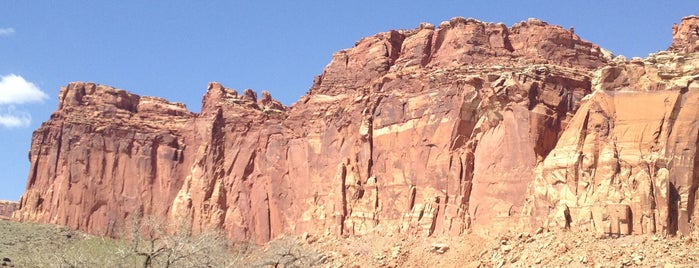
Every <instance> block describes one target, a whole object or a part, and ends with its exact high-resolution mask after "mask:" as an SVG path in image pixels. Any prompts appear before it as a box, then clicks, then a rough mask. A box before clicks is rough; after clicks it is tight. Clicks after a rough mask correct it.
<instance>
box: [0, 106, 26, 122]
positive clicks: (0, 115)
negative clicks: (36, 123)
mask: <svg viewBox="0 0 699 268" xmlns="http://www.w3.org/2000/svg"><path fill="white" fill-rule="evenodd" d="M31 122H32V117H31V115H29V114H28V113H25V112H21V111H16V110H15V107H14V106H13V105H10V106H9V107H7V108H3V107H0V126H3V127H6V128H17V127H28V126H29V124H30V123H31Z"/></svg>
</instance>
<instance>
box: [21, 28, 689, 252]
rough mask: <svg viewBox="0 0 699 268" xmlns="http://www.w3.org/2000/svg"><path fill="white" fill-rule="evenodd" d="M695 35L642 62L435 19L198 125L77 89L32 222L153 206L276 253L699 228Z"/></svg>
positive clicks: (49, 125) (38, 166) (124, 96)
mask: <svg viewBox="0 0 699 268" xmlns="http://www.w3.org/2000/svg"><path fill="white" fill-rule="evenodd" d="M694 23H695V20H692V19H685V20H683V21H682V25H680V26H678V27H677V30H675V34H674V36H675V37H674V38H675V39H674V40H673V45H672V48H671V49H672V51H674V52H662V53H657V54H655V55H652V56H651V57H649V58H647V59H645V60H633V61H630V62H629V61H625V60H624V59H623V58H616V59H613V55H611V53H609V52H607V51H605V50H603V49H601V48H599V47H598V46H596V45H594V44H592V43H589V42H587V41H583V40H581V39H580V38H579V37H578V36H576V35H575V34H574V33H573V32H572V30H565V29H562V28H561V27H558V26H552V25H548V24H546V23H544V22H542V21H539V20H535V19H530V20H528V21H526V22H522V23H518V24H516V25H514V26H513V27H510V28H508V27H505V26H504V25H502V24H493V23H483V22H480V21H477V20H474V19H463V18H454V19H452V20H451V21H449V22H444V23H442V24H440V25H439V26H438V27H434V26H433V25H430V24H422V25H421V26H420V27H419V28H417V29H414V30H407V31H390V32H386V33H380V34H377V35H375V36H372V37H367V38H364V39H362V40H360V41H358V42H357V43H356V44H355V46H354V47H353V48H350V49H347V50H343V51H340V52H338V53H336V54H335V55H334V56H333V59H332V61H331V62H330V64H328V66H327V67H326V68H325V70H324V71H323V73H322V74H321V75H320V76H318V77H317V78H316V79H315V82H314V84H313V86H312V88H311V90H310V91H309V93H308V94H306V96H304V97H302V98H301V100H299V101H298V102H297V103H295V104H294V105H292V106H291V107H285V106H283V105H281V104H280V103H279V102H277V101H275V100H274V99H272V97H271V95H270V94H269V93H268V92H263V93H262V96H261V97H260V98H259V99H258V96H257V94H256V93H255V92H253V91H251V90H246V91H245V92H243V93H242V94H240V93H238V92H236V91H235V90H232V89H228V88H225V87H223V86H222V85H220V84H217V83H211V84H210V85H209V88H208V90H207V93H206V94H205V96H204V100H203V103H202V109H201V112H200V113H198V114H195V113H191V112H189V111H187V110H186V108H185V107H184V106H183V105H181V104H177V103H169V102H167V101H165V100H163V99H159V98H152V97H140V96H137V95H134V94H131V93H128V92H126V91H123V90H119V89H115V88H111V87H108V86H103V85H96V84H92V83H71V84H69V85H68V86H67V87H65V88H63V89H62V90H61V94H60V103H59V108H58V110H57V111H56V112H55V113H54V114H53V115H52V117H51V119H50V120H49V121H47V122H45V123H44V124H43V125H42V126H41V127H40V128H39V129H38V130H36V131H35V132H34V137H33V142H32V148H31V151H30V161H31V170H30V175H29V180H28V184H27V190H26V192H25V194H24V195H23V197H22V200H21V208H20V210H19V211H18V212H17V213H15V219H17V220H21V221H36V222H49V223H57V224H64V225H68V226H71V227H74V228H78V229H81V230H84V231H88V232H91V233H95V234H103V235H118V234H119V230H120V228H121V227H123V225H124V224H125V221H126V219H128V218H129V216H130V215H133V214H134V213H136V212H138V213H139V214H140V213H143V214H150V215H155V216H158V217H161V218H163V219H168V220H170V221H173V222H177V221H185V222H186V223H189V224H191V226H192V227H193V228H194V229H195V231H199V230H202V229H206V228H222V229H223V230H225V232H226V233H227V235H228V237H229V238H230V239H232V240H251V241H255V242H259V243H261V242H265V241H267V240H269V239H271V238H273V237H275V236H277V235H279V234H281V233H303V232H309V233H336V234H341V235H353V234H363V233H368V232H380V233H397V232H400V233H409V234H415V235H434V234H448V235H458V234H462V233H464V232H469V231H473V232H477V233H481V234H497V233H502V232H506V231H509V230H516V229H520V230H525V229H530V228H536V227H540V226H545V227H549V228H557V227H556V226H560V227H561V228H582V229H590V230H596V231H599V232H608V233H610V232H616V233H652V232H666V233H674V232H676V231H678V230H679V231H682V232H688V231H689V230H691V229H692V228H694V225H693V222H694V221H695V218H696V216H695V215H694V211H695V210H698V209H699V208H697V206H695V200H696V189H697V181H699V177H698V176H699V172H698V171H697V166H698V165H697V161H698V160H697V159H699V158H697V149H696V148H697V136H698V135H699V128H698V126H699V124H698V123H697V120H698V118H699V116H698V115H697V109H696V107H697V103H696V102H697V100H698V99H699V98H698V96H697V94H696V92H697V89H698V88H699V86H697V85H699V84H696V83H697V82H694V81H695V80H696V77H697V75H699V70H697V68H696V66H699V62H698V61H697V56H696V55H695V54H691V53H690V54H688V53H689V52H692V51H693V50H692V49H691V46H687V45H683V44H689V43H691V42H684V41H682V40H684V39H683V38H685V37H684V36H691V35H689V34H678V32H682V33H684V32H687V31H685V30H684V29H690V28H691V27H692V26H691V25H694ZM685 48H687V49H685Z"/></svg>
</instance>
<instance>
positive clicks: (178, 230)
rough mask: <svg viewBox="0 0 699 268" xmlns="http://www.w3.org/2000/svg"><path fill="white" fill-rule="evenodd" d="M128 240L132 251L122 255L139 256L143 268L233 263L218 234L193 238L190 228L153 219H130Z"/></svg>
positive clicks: (207, 234)
mask: <svg viewBox="0 0 699 268" xmlns="http://www.w3.org/2000/svg"><path fill="white" fill-rule="evenodd" d="M126 239H127V241H128V242H127V243H128V244H129V247H128V248H127V250H126V251H125V252H123V254H126V255H128V254H133V255H136V256H139V257H140V258H142V266H143V267H144V268H149V267H156V266H157V267H167V268H169V267H173V266H177V267H220V266H225V265H226V262H227V261H229V260H230V258H226V255H228V252H227V249H226V240H225V238H224V237H223V235H221V233H220V232H219V231H217V230H208V231H204V232H202V233H200V234H192V232H191V227H190V225H189V224H185V223H182V222H179V223H175V224H168V223H167V222H165V221H163V220H161V219H158V218H155V217H153V216H141V215H136V216H134V217H131V223H130V226H129V233H128V235H127V237H126Z"/></svg>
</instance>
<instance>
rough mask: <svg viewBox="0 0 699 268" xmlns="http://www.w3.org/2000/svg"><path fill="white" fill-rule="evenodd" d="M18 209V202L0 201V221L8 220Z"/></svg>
mask: <svg viewBox="0 0 699 268" xmlns="http://www.w3.org/2000/svg"><path fill="white" fill-rule="evenodd" d="M18 207H19V202H16V201H8V200H0V220H9V219H11V218H12V213H14V212H15V210H17V208H18Z"/></svg>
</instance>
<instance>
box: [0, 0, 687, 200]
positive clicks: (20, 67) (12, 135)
mask: <svg viewBox="0 0 699 268" xmlns="http://www.w3.org/2000/svg"><path fill="white" fill-rule="evenodd" d="M469 2H471V3H469ZM469 2H467V1H428V2H425V1H412V2H411V1H364V0H357V1H306V0H297V1H214V0H212V1H70V0H66V1H46V0H33V1H20V0H4V1H2V2H1V3H0V170H2V171H3V172H1V173H0V199H10V200H18V199H19V197H20V195H21V194H22V192H23V191H24V188H25V184H26V179H27V174H28V170H29V161H28V158H27V153H28V150H29V145H30V142H31V134H32V131H33V130H34V129H36V128H37V127H38V126H39V125H40V124H41V122H43V121H45V120H47V119H48V118H49V116H50V114H51V112H53V111H54V110H55V109H56V106H57V101H56V99H57V95H58V91H59V89H60V87H61V86H63V85H65V84H67V83H68V82H71V81H93V82H96V83H100V84H107V85H111V86H115V87H118V88H122V89H126V90H129V91H131V92H134V93H137V94H140V95H148V96H158V97H163V98H166V99H168V100H170V101H178V102H183V103H185V104H186V105H187V107H188V108H189V109H190V110H192V111H199V109H200V105H201V97H202V95H203V94H204V92H205V90H206V86H207V83H208V82H210V81H218V82H221V83H223V84H224V85H225V86H227V87H231V88H236V89H245V88H252V89H255V90H257V91H260V90H263V89H267V90H269V91H270V92H272V96H274V97H275V98H277V99H279V100H281V101H282V102H283V103H284V104H286V105H290V104H292V103H293V102H294V101H296V100H297V99H298V98H299V97H300V96H302V95H303V94H305V93H306V92H307V90H308V88H309V87H310V86H311V83H312V81H313V77H314V76H315V75H318V74H320V73H321V72H322V70H323V68H324V67H325V65H326V64H327V63H328V62H329V61H330V58H331V56H332V53H333V52H335V51H338V50H340V49H344V48H348V47H351V46H353V44H354V42H355V41H357V40H359V39H360V38H362V37H365V36H369V35H373V34H375V33H378V32H383V31H387V30H389V29H412V28H415V27H417V26H418V25H419V24H420V22H430V23H433V24H439V23H440V22H441V21H445V20H449V19H450V18H452V17H455V16H462V17H473V18H476V19H479V20H482V21H490V22H503V23H505V24H507V25H512V24H514V23H517V22H519V21H522V20H526V19H527V18H530V17H535V18H539V19H542V20H544V21H547V22H549V23H551V24H557V25H561V26H563V27H565V28H568V27H574V28H575V33H576V34H578V35H579V36H580V37H581V38H583V39H586V40H589V41H592V42H594V43H596V44H598V45H600V46H602V47H604V48H606V49H608V50H611V51H612V52H614V53H615V54H617V55H619V54H623V55H626V56H627V57H632V56H642V57H645V56H646V55H647V54H648V53H651V52H655V51H658V50H664V49H666V48H667V47H668V46H669V45H670V42H671V39H672V37H671V33H672V32H671V29H672V28H671V27H672V24H673V23H679V21H680V19H681V18H682V17H684V16H687V15H690V14H696V13H698V11H697V6H696V4H695V3H694V2H693V1H672V2H670V1H625V0H621V1H469ZM669 3H672V4H669Z"/></svg>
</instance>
